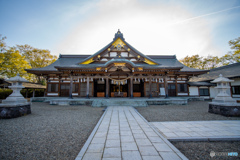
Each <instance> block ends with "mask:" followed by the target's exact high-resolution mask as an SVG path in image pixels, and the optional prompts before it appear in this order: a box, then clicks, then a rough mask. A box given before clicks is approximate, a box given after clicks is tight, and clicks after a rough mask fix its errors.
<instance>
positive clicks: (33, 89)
mask: <svg viewBox="0 0 240 160" xmlns="http://www.w3.org/2000/svg"><path fill="white" fill-rule="evenodd" d="M34 97H35V88H33V98H34Z"/></svg>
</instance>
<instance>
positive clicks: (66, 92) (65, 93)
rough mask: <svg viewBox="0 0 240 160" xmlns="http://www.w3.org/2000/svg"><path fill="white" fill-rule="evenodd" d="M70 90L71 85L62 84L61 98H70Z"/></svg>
mask: <svg viewBox="0 0 240 160" xmlns="http://www.w3.org/2000/svg"><path fill="white" fill-rule="evenodd" d="M69 88H70V84H61V92H60V96H61V97H68V96H69Z"/></svg>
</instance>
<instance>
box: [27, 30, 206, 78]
mask: <svg viewBox="0 0 240 160" xmlns="http://www.w3.org/2000/svg"><path fill="white" fill-rule="evenodd" d="M118 45H124V47H122V46H121V47H122V48H121V49H122V50H125V51H128V52H129V54H134V56H137V57H135V58H136V60H137V61H132V60H130V59H131V58H132V57H127V58H126V57H107V61H106V60H104V61H101V62H100V61H98V60H97V58H98V55H99V54H102V55H104V54H105V55H106V54H107V53H108V52H109V49H110V50H113V51H114V50H116V48H114V47H116V46H118ZM138 56H139V57H140V58H139V57H138ZM101 58H104V57H101ZM111 58H112V59H111ZM94 60H96V61H94ZM138 60H140V61H138ZM93 61H94V62H93ZM114 62H119V63H120V62H123V63H127V64H129V65H131V66H132V67H141V68H143V69H160V70H162V69H163V70H166V69H171V70H175V69H176V70H178V72H179V73H183V74H185V73H186V74H188V73H189V74H194V75H198V74H202V73H206V72H207V71H206V70H200V69H194V68H189V67H187V66H185V65H183V64H182V63H180V62H179V61H178V60H177V58H176V56H175V55H171V56H167V55H149V56H147V55H144V54H142V53H141V52H139V51H138V50H137V49H135V48H134V47H132V46H131V45H130V44H129V43H127V42H126V41H125V39H124V37H123V34H122V33H121V32H120V31H118V32H117V33H116V34H115V37H114V38H113V41H111V42H110V43H109V44H107V45H106V46H105V47H103V48H102V49H101V50H99V51H98V52H96V53H95V54H93V55H60V56H59V58H58V59H57V60H56V61H55V62H54V63H52V64H50V65H49V66H46V67H43V68H36V69H26V71H28V72H29V73H35V74H41V73H42V72H45V73H52V74H56V73H61V72H60V70H58V69H95V70H96V69H97V67H102V68H103V67H106V66H108V65H109V64H110V63H114Z"/></svg>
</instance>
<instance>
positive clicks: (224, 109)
mask: <svg viewBox="0 0 240 160" xmlns="http://www.w3.org/2000/svg"><path fill="white" fill-rule="evenodd" d="M208 112H209V113H215V114H220V115H223V116H227V117H228V116H229V117H230V116H235V117H240V106H237V105H236V106H224V104H211V103H209V108H208Z"/></svg>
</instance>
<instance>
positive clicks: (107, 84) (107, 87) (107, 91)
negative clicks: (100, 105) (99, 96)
mask: <svg viewBox="0 0 240 160" xmlns="http://www.w3.org/2000/svg"><path fill="white" fill-rule="evenodd" d="M108 81H109V80H108V78H106V96H105V97H106V98H108V97H109V96H108V93H109V83H108Z"/></svg>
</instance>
